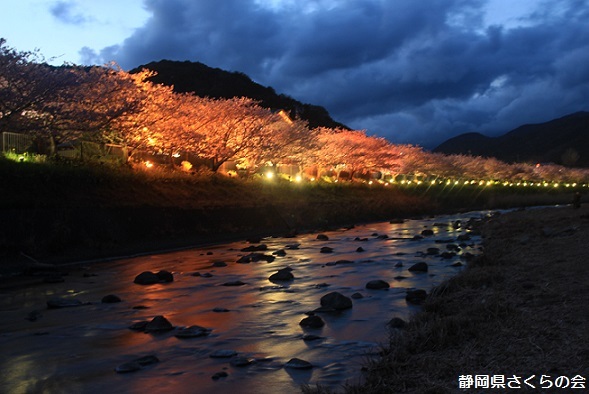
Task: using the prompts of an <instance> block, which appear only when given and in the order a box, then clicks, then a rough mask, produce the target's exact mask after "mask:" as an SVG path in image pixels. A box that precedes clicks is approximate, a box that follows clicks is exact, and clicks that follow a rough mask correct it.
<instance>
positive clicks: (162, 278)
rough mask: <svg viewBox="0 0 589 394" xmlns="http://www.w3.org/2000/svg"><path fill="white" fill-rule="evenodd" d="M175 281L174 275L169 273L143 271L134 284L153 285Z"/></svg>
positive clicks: (163, 271)
mask: <svg viewBox="0 0 589 394" xmlns="http://www.w3.org/2000/svg"><path fill="white" fill-rule="evenodd" d="M173 281H174V275H172V273H171V272H169V271H165V270H162V271H159V272H157V273H153V272H151V271H143V272H142V273H140V274H139V275H137V276H136V277H135V280H134V281H133V282H134V283H137V284H138V285H153V284H156V283H169V282H173Z"/></svg>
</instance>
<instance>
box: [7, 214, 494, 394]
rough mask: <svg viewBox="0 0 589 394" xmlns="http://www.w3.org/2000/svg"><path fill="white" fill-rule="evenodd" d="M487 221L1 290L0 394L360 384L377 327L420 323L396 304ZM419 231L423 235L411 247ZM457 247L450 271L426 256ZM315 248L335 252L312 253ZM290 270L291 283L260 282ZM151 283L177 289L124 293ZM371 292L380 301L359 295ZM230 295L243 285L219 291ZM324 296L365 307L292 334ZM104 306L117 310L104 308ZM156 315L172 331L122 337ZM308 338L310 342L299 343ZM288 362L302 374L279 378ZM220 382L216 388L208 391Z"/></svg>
mask: <svg viewBox="0 0 589 394" xmlns="http://www.w3.org/2000/svg"><path fill="white" fill-rule="evenodd" d="M486 214H487V213H486V212H477V213H468V214H461V215H451V216H438V217H435V218H428V219H420V220H408V221H405V222H404V223H374V224H368V225H361V226H356V227H354V228H351V229H341V230H337V231H329V232H324V233H322V234H325V235H326V236H327V237H328V239H327V240H319V239H317V233H315V234H304V235H300V236H297V237H295V238H279V237H272V238H264V239H262V240H261V242H260V243H262V244H265V245H267V247H268V250H267V251H263V252H258V253H264V254H266V255H272V253H273V252H276V251H278V250H284V251H285V253H286V254H285V255H283V256H277V255H274V256H275V260H274V261H273V262H270V263H269V262H266V261H263V260H262V261H257V262H250V263H248V264H241V263H237V262H236V261H237V260H238V259H239V258H240V257H241V256H244V255H247V254H249V252H244V251H242V249H243V248H246V247H248V246H250V245H251V244H250V243H248V242H246V241H242V242H235V243H230V244H224V245H214V246H208V247H204V248H198V249H191V250H183V251H178V252H172V253H164V254H154V255H150V256H143V257H136V258H131V259H125V260H119V261H114V262H108V263H97V264H92V265H88V266H85V267H84V266H76V267H70V270H69V271H70V272H69V275H67V276H64V279H65V281H64V282H61V283H45V282H43V281H42V280H41V279H39V282H38V283H36V284H34V285H30V286H23V287H12V288H9V287H8V288H5V289H4V290H1V291H0V296H1V301H0V355H1V357H0V371H1V376H0V392H3V393H110V394H114V393H140V392H149V393H228V392H230V393H233V394H238V393H296V392H300V387H301V385H303V384H310V385H314V384H316V383H319V384H322V385H325V386H330V387H332V388H335V389H337V388H340V387H341V385H342V384H344V383H345V382H346V381H348V382H351V383H355V382H358V381H359V380H360V379H361V367H362V365H363V364H364V363H365V362H366V360H367V357H370V356H374V355H375V354H376V353H378V351H379V346H380V345H381V344H384V343H386V341H387V337H388V333H389V329H388V328H387V322H388V321H389V320H390V319H391V318H392V317H395V316H397V317H401V318H404V319H407V318H409V317H410V315H411V314H413V313H415V312H417V311H418V310H419V308H420V307H419V306H417V305H412V304H409V303H407V301H406V300H405V295H406V292H407V290H408V289H424V290H426V291H428V292H429V291H430V290H431V288H432V287H433V286H435V285H438V284H440V283H441V282H442V281H443V280H445V279H447V278H449V277H450V276H453V275H455V274H456V273H457V272H458V271H459V270H460V269H462V268H461V266H460V264H456V263H458V262H462V263H464V260H465V257H466V256H467V255H476V254H479V253H480V238H479V237H478V236H476V235H472V236H471V237H470V239H467V240H465V238H468V237H465V235H467V234H469V230H468V229H467V228H466V226H465V224H466V222H467V221H468V220H469V219H470V218H473V217H475V218H481V217H482V216H484V215H486ZM458 221H461V223H460V222H458ZM423 230H432V232H433V235H426V236H424V237H423V238H422V239H419V238H420V237H417V239H416V238H414V236H415V235H420V234H421V233H422V231H423ZM460 236H462V237H460ZM296 244H299V246H298V247H296ZM254 245H259V244H257V243H256V244H254ZM448 245H451V246H448ZM454 245H456V246H458V248H459V249H456V250H455V251H456V256H454V257H451V256H446V257H442V256H441V255H440V254H436V253H435V252H436V251H435V250H434V249H431V248H438V249H439V251H440V253H441V252H445V251H447V250H449V249H452V248H454ZM322 247H330V248H332V249H333V252H332V253H321V248H322ZM359 247H361V248H362V249H363V250H364V251H357V249H358V248H359ZM453 250H454V249H453ZM219 262H224V263H226V264H227V266H219ZM416 262H426V263H427V264H428V265H429V271H428V272H427V273H412V272H410V271H408V268H409V267H410V266H411V265H413V264H414V263H416ZM287 266H288V267H290V268H292V273H293V275H294V280H292V281H289V282H276V283H273V282H271V281H270V280H269V279H268V278H269V276H270V275H271V274H273V273H275V272H276V271H278V270H279V269H281V268H284V267H287ZM159 270H167V271H170V272H172V273H173V274H174V281H173V282H171V283H161V284H159V283H158V284H154V285H138V284H135V283H133V281H134V278H135V276H136V275H137V274H139V273H141V272H143V271H152V272H157V271H159ZM373 279H382V280H384V281H386V282H388V283H390V285H391V287H390V288H389V289H388V290H369V289H366V288H365V285H366V283H367V282H368V281H370V280H373ZM235 281H241V282H243V283H244V284H243V285H241V286H225V285H224V284H226V283H228V282H235ZM333 291H337V292H339V293H341V294H343V295H345V296H348V297H350V296H351V295H352V294H354V293H360V294H361V295H362V296H363V298H354V299H353V307H352V308H351V309H347V310H344V311H342V312H339V313H317V314H318V315H320V316H321V317H322V318H323V320H324V321H325V326H323V327H322V328H316V329H307V328H303V327H301V326H300V325H299V322H300V321H301V320H302V319H303V318H305V317H307V315H306V313H307V312H309V311H312V310H314V309H316V308H318V307H319V306H320V298H321V297H322V296H323V295H325V294H327V293H329V292H333ZM108 294H115V295H117V296H119V297H120V298H121V299H122V302H119V303H102V302H101V299H102V297H103V296H105V295H108ZM55 297H60V298H66V299H70V300H79V301H82V302H83V303H84V305H81V306H76V307H67V308H58V309H48V308H47V301H48V300H49V299H52V298H55ZM158 315H163V316H165V317H166V318H167V319H168V320H169V321H170V322H171V323H172V324H173V325H174V326H175V327H176V328H175V329H174V330H172V331H166V332H162V333H144V332H137V331H134V330H131V329H129V326H130V325H132V324H133V323H136V322H139V321H150V320H151V319H152V318H153V317H155V316H158ZM192 325H199V326H203V327H206V328H209V329H211V330H212V331H211V333H210V334H209V335H208V336H202V337H198V338H190V339H180V338H177V337H175V336H174V334H175V333H176V332H177V331H178V329H179V328H181V327H187V326H192ZM305 334H315V335H316V336H318V337H319V338H317V339H314V340H306V339H303V336H304V335H305ZM217 350H233V351H235V352H237V354H238V356H237V357H245V358H247V359H248V360H250V361H252V362H251V363H250V364H248V365H245V366H234V365H232V363H231V362H232V360H235V358H236V357H232V358H212V357H210V355H211V354H212V353H213V352H214V351H217ZM146 355H155V356H156V357H157V358H158V359H159V362H157V363H154V364H151V365H146V366H144V367H143V368H142V369H141V370H139V371H136V372H132V373H117V372H115V368H116V367H117V366H119V365H121V364H123V363H126V362H129V361H132V360H135V359H137V358H139V357H142V356H146ZM292 358H299V359H303V360H306V361H308V362H310V363H311V364H312V365H313V368H311V369H306V370H298V369H292V368H285V367H284V364H285V363H286V362H288V361H289V360H290V359H292ZM219 372H225V373H226V374H227V376H225V377H220V378H218V379H213V378H212V377H213V376H214V375H215V374H216V373H219Z"/></svg>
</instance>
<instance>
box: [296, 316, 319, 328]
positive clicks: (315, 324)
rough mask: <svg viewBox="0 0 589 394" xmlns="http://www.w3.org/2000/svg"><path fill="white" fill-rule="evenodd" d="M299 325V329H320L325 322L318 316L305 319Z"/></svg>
mask: <svg viewBox="0 0 589 394" xmlns="http://www.w3.org/2000/svg"><path fill="white" fill-rule="evenodd" d="M299 325H300V326H301V327H307V328H321V327H323V326H324V325H325V322H324V321H323V319H322V318H321V317H320V316H317V315H312V316H309V317H305V318H304V319H303V320H301V322H300V323H299Z"/></svg>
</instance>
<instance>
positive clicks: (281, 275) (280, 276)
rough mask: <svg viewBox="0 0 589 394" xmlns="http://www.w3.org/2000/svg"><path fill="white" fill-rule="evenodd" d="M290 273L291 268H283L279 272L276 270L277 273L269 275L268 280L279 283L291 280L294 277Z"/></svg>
mask: <svg viewBox="0 0 589 394" xmlns="http://www.w3.org/2000/svg"><path fill="white" fill-rule="evenodd" d="M291 271H292V268H290V267H286V268H283V269H281V270H278V272H276V273H274V274H272V275H270V277H269V278H268V280H270V281H279V282H282V281H289V280H293V279H294V275H293V274H292V272H291Z"/></svg>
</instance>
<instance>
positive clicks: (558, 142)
mask: <svg viewBox="0 0 589 394" xmlns="http://www.w3.org/2000/svg"><path fill="white" fill-rule="evenodd" d="M433 151H434V152H439V153H445V154H467V155H473V156H482V157H495V158H497V159H499V160H502V161H506V162H531V163H555V164H562V165H565V166H570V167H589V112H576V113H574V114H570V115H567V116H564V117H562V118H558V119H554V120H551V121H549V122H546V123H538V124H527V125H524V126H520V127H518V128H516V129H514V130H512V131H510V132H508V133H506V134H504V135H502V136H499V137H487V136H485V135H482V134H480V133H466V134H461V135H459V136H457V137H454V138H450V139H449V140H447V141H446V142H443V143H442V144H440V145H439V146H438V147H437V148H435V149H434V150H433Z"/></svg>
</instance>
